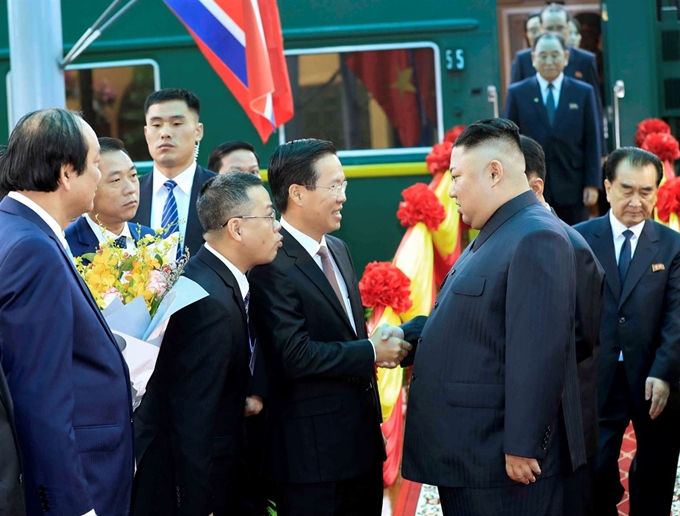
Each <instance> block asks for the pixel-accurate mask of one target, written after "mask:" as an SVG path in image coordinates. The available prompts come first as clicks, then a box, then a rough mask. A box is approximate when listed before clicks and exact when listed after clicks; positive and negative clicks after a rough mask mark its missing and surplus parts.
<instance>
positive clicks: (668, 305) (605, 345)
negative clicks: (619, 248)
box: [574, 214, 680, 407]
mask: <svg viewBox="0 0 680 516" xmlns="http://www.w3.org/2000/svg"><path fill="white" fill-rule="evenodd" d="M574 227H575V229H576V230H577V231H579V232H580V233H581V234H582V235H583V237H584V238H585V239H586V241H587V242H588V244H590V247H591V248H592V250H593V252H594V253H595V256H597V258H598V259H599V260H600V263H601V264H602V267H603V268H604V270H605V273H606V278H607V279H606V281H605V283H606V287H605V295H604V305H603V310H602V331H601V342H602V344H601V352H600V371H599V380H598V401H599V404H600V407H602V404H603V403H604V401H605V400H606V399H607V396H608V395H609V391H610V388H611V385H612V381H613V378H614V372H615V370H616V366H617V364H618V359H619V350H622V351H623V363H624V366H625V369H626V377H627V379H628V385H629V387H630V391H631V393H632V397H633V401H634V402H635V403H637V404H638V406H639V407H643V406H644V404H645V401H644V394H645V380H646V379H647V377H649V376H651V377H654V378H660V379H661V380H665V381H667V382H668V383H670V385H671V389H672V390H677V387H678V380H679V375H680V234H679V233H677V232H675V231H673V230H672V229H669V228H667V227H666V226H663V225H661V224H659V223H657V222H654V221H652V220H647V221H646V222H645V225H644V228H643V230H642V233H641V234H640V240H639V241H638V244H637V247H636V248H635V254H634V255H633V260H632V261H631V263H630V268H629V269H628V274H627V275H626V281H625V283H624V284H623V285H621V282H620V280H619V273H618V267H617V264H616V255H615V254H614V241H613V236H612V228H611V223H610V222H609V214H606V215H604V216H603V217H600V218H598V219H595V220H590V221H587V222H583V223H581V224H578V225H576V226H574Z"/></svg>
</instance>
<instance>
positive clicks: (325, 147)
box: [267, 138, 336, 213]
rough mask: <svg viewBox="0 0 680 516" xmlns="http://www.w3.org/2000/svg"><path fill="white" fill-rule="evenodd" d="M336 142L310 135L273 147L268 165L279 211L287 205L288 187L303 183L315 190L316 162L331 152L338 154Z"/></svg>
mask: <svg viewBox="0 0 680 516" xmlns="http://www.w3.org/2000/svg"><path fill="white" fill-rule="evenodd" d="M335 153H336V150H335V145H333V143H332V142H329V141H327V140H317V139H316V138H308V139H305V140H293V141H292V142H287V143H284V144H283V145H279V146H278V147H277V148H276V149H274V153H273V154H272V156H271V158H270V159H269V167H268V168H267V173H268V178H269V186H270V188H271V190H272V196H273V197H274V206H276V209H277V210H279V212H280V213H285V212H286V209H287V208H288V189H289V188H290V186H291V185H304V186H306V187H307V188H308V189H309V190H314V188H315V183H316V180H317V179H318V176H317V173H316V169H315V168H314V164H315V163H316V162H317V161H318V160H319V159H321V158H323V157H324V156H326V155H328V154H335Z"/></svg>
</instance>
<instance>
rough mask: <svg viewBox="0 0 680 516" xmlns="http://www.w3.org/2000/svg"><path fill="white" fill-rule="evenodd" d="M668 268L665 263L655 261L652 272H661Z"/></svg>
mask: <svg viewBox="0 0 680 516" xmlns="http://www.w3.org/2000/svg"><path fill="white" fill-rule="evenodd" d="M664 270H666V266H665V265H664V264H663V263H653V264H652V272H659V271H664Z"/></svg>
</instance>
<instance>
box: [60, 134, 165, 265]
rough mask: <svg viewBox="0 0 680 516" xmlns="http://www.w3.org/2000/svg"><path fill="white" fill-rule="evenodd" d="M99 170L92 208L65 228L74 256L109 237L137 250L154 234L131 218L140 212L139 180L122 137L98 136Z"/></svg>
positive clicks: (95, 248) (86, 252) (121, 245)
mask: <svg viewBox="0 0 680 516" xmlns="http://www.w3.org/2000/svg"><path fill="white" fill-rule="evenodd" d="M99 171H100V172H101V174H102V178H101V180H100V181H99V186H98V187H97V192H96V193H95V196H94V205H93V208H92V210H90V212H89V213H86V214H84V215H83V216H82V217H80V218H79V219H77V220H76V221H75V222H73V223H72V224H71V225H70V226H69V227H68V228H66V241H67V242H68V245H69V247H70V248H71V252H72V253H73V255H74V256H82V255H84V254H88V253H94V252H96V251H97V249H98V248H99V244H101V243H104V242H107V241H110V240H113V241H115V244H116V245H117V246H119V247H122V248H124V249H127V250H128V251H134V249H135V243H136V242H137V241H138V240H140V239H141V238H142V237H144V236H146V235H153V234H154V231H153V230H152V229H151V228H147V227H145V226H141V225H139V224H133V223H130V222H128V221H129V220H130V219H132V218H133V217H134V216H135V213H137V206H138V205H139V181H138V180H137V168H136V167H135V164H134V163H133V162H132V160H131V159H130V156H129V155H128V153H127V151H126V150H125V146H124V145H123V142H122V141H120V140H119V139H117V138H107V137H103V138H99Z"/></svg>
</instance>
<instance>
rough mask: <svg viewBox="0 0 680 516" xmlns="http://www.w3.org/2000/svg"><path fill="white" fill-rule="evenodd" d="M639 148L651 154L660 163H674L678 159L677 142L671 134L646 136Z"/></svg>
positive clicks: (679, 151) (679, 149) (679, 152)
mask: <svg viewBox="0 0 680 516" xmlns="http://www.w3.org/2000/svg"><path fill="white" fill-rule="evenodd" d="M640 147H641V148H643V149H644V150H646V151H649V152H653V153H654V154H656V155H657V156H658V157H659V159H660V160H661V161H675V160H676V159H678V158H680V148H679V147H678V140H676V139H675V136H673V135H672V134H667V133H651V134H648V135H647V136H646V137H645V140H644V141H643V142H642V145H640Z"/></svg>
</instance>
